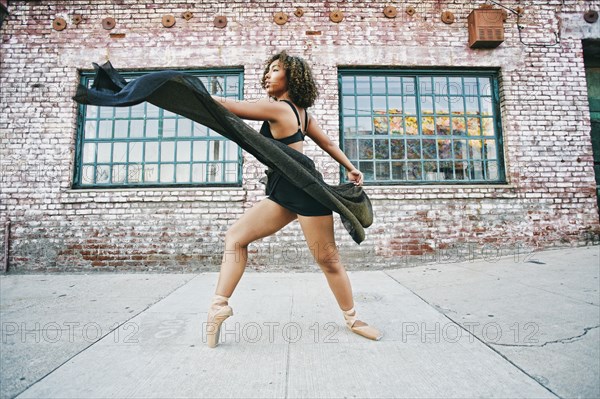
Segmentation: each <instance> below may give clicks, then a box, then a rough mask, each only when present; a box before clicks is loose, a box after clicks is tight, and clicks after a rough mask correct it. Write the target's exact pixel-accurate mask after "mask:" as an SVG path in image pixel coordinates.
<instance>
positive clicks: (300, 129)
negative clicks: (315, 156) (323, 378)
mask: <svg viewBox="0 0 600 399" xmlns="http://www.w3.org/2000/svg"><path fill="white" fill-rule="evenodd" d="M262 87H263V88H264V89H265V91H266V92H267V95H268V97H267V98H263V99H261V100H259V101H239V100H234V99H226V98H224V97H218V96H213V98H214V99H215V100H217V101H219V102H220V103H221V104H222V105H223V106H224V107H225V108H227V109H228V110H229V111H231V112H232V113H234V114H236V115H237V116H239V117H240V118H242V119H250V120H262V121H264V123H263V125H262V128H261V130H260V133H261V134H262V135H263V136H266V137H268V138H270V139H273V140H277V141H279V142H281V143H283V144H286V145H288V146H289V147H291V148H293V149H295V150H297V151H299V152H301V153H302V152H303V141H304V137H305V136H308V137H310V138H311V139H312V140H313V141H314V142H315V143H316V144H317V145H318V146H319V147H321V148H322V149H323V150H324V151H325V152H327V153H328V154H329V155H330V156H331V157H332V158H333V159H335V160H336V161H337V162H338V163H339V164H341V165H342V166H343V167H344V168H346V171H347V174H348V179H349V180H350V181H352V182H354V184H356V185H362V184H363V175H362V173H361V172H360V171H359V170H358V169H356V168H355V167H354V165H352V163H351V162H350V161H349V160H348V158H347V157H346V155H345V154H344V153H343V152H342V151H341V150H340V148H339V147H338V146H337V145H335V144H334V143H333V142H332V141H331V140H330V139H329V137H327V135H326V134H325V133H324V132H323V130H322V129H321V128H320V127H319V125H318V123H317V121H316V120H315V118H314V117H313V116H312V115H309V114H308V112H307V111H306V110H307V108H309V107H310V106H312V105H313V103H314V101H315V100H316V98H317V95H318V92H317V87H316V84H315V81H314V79H313V76H312V72H311V70H310V67H309V65H308V64H307V63H306V61H304V60H303V59H302V58H300V57H295V56H290V55H288V54H287V53H286V52H285V51H283V52H281V53H279V54H276V55H274V56H272V57H271V58H270V59H269V60H268V61H267V63H266V65H265V70H264V72H263V76H262ZM266 191H267V195H268V198H266V199H264V200H262V201H259V202H258V203H256V204H255V205H254V206H253V207H252V208H250V209H248V210H247V211H246V212H245V213H244V215H242V217H241V218H240V219H239V220H237V221H236V222H235V223H234V224H233V225H232V226H231V227H230V228H229V230H228V231H227V233H226V235H225V252H224V255H223V261H222V263H221V270H220V273H219V280H218V282H217V287H216V289H215V295H214V297H213V299H212V303H211V305H210V309H209V311H208V322H207V325H206V326H207V327H206V337H207V341H208V346H209V347H211V348H214V347H215V346H217V344H218V340H219V330H220V327H221V324H222V323H223V321H224V320H225V319H227V318H228V317H230V316H232V315H233V310H232V308H231V307H230V306H229V304H228V300H229V298H230V297H231V295H232V294H233V291H234V290H235V287H236V286H237V284H238V282H239V281H240V279H241V277H242V274H243V273H244V270H245V268H246V262H247V259H248V245H249V244H250V243H251V242H253V241H256V240H259V239H261V238H264V237H267V236H269V235H272V234H274V233H276V232H277V231H279V230H281V229H282V228H283V227H284V226H286V225H287V224H288V223H290V222H292V221H293V220H296V219H298V222H299V223H300V226H301V228H302V232H303V233H304V237H305V239H306V243H307V244H308V247H309V248H310V250H311V253H312V255H313V256H314V258H315V260H316V262H317V263H318V265H319V267H320V268H321V270H322V271H323V272H324V273H325V277H326V278H327V282H328V284H329V287H330V288H331V291H332V292H333V295H334V296H335V299H336V300H337V303H338V305H339V306H340V308H341V310H342V312H343V315H344V319H345V321H346V325H347V326H348V328H350V330H351V331H353V332H355V333H357V334H359V335H362V336H364V337H366V338H369V339H373V340H379V339H380V338H381V337H382V334H381V333H380V332H379V331H378V330H377V329H376V328H374V327H372V326H370V325H368V324H366V323H364V322H362V321H360V320H358V319H357V318H356V311H355V309H354V301H353V298H352V287H351V285H350V280H349V278H348V274H347V273H346V269H345V268H344V266H343V265H342V263H341V262H340V259H339V254H338V250H337V246H336V244H335V237H334V232H333V215H332V212H331V210H330V209H328V208H326V207H325V206H323V205H322V204H320V203H319V202H318V201H316V200H315V199H314V198H312V197H311V196H309V195H308V194H306V193H305V192H304V191H302V190H301V189H299V188H297V187H295V186H294V185H292V184H291V183H290V182H289V181H288V180H286V178H284V177H283V176H281V175H280V174H279V173H276V172H271V173H270V174H269V179H268V183H267V188H266Z"/></svg>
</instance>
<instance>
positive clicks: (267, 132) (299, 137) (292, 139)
mask: <svg viewBox="0 0 600 399" xmlns="http://www.w3.org/2000/svg"><path fill="white" fill-rule="evenodd" d="M281 101H284V102H286V103H288V104H289V106H290V107H292V110H293V111H294V114H296V120H298V131H297V132H296V133H294V134H292V135H291V136H288V137H284V138H282V139H276V138H275V137H273V134H272V133H271V126H270V125H269V122H268V121H265V122H264V123H263V125H262V126H261V128H260V134H262V135H263V136H265V137H268V138H270V139H273V140H277V141H279V142H280V143H283V144H286V145H289V144H292V143H297V142H299V141H304V133H302V125H301V124H300V115H299V114H298V111H296V107H294V105H293V104H292V103H291V102H290V101H288V100H281ZM304 113H305V118H304V128H305V129H306V126H307V124H308V112H306V111H305V112H304Z"/></svg>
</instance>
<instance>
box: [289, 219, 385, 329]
mask: <svg viewBox="0 0 600 399" xmlns="http://www.w3.org/2000/svg"><path fill="white" fill-rule="evenodd" d="M298 221H299V222H300V226H301V227H302V231H303V232H304V237H305V238H306V243H307V244H308V246H309V248H310V251H311V252H312V254H313V256H314V258H315V260H316V261H317V263H318V264H319V266H320V267H321V270H323V273H325V277H326V278H327V283H328V284H329V287H330V288H331V291H332V292H333V295H334V296H335V299H336V300H337V303H338V305H339V307H340V308H341V309H342V311H344V315H345V316H344V318H346V320H348V319H347V316H348V315H351V316H352V317H353V320H354V319H355V315H356V313H355V312H354V311H352V312H348V311H350V310H352V309H353V308H354V299H353V298H352V286H351V284H350V279H349V278H348V273H346V269H345V268H344V266H343V265H342V262H341V260H340V256H339V252H338V249H337V246H336V244H335V237H334V232H333V216H332V215H328V216H300V215H298ZM351 323H352V325H351V327H356V328H358V329H360V328H361V327H364V328H366V329H369V330H368V331H367V333H366V335H365V334H364V333H361V332H357V331H355V329H354V328H353V329H352V330H353V331H354V332H356V333H358V334H360V335H364V336H367V337H368V338H371V339H379V338H380V337H381V335H380V333H379V331H377V330H376V329H374V328H372V327H368V325H367V324H366V323H364V322H362V321H360V320H356V321H354V322H351ZM375 336H378V338H374V337H375Z"/></svg>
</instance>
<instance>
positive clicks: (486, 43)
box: [467, 8, 504, 48]
mask: <svg viewBox="0 0 600 399" xmlns="http://www.w3.org/2000/svg"><path fill="white" fill-rule="evenodd" d="M467 21H468V23H469V47H471V48H494V47H498V46H499V45H500V44H501V43H502V42H503V41H504V13H503V12H502V10H497V9H491V8H481V9H478V10H473V11H471V13H470V14H469V16H468V17H467Z"/></svg>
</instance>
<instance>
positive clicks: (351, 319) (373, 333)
mask: <svg viewBox="0 0 600 399" xmlns="http://www.w3.org/2000/svg"><path fill="white" fill-rule="evenodd" d="M342 312H344V319H346V325H347V326H348V328H349V329H350V331H352V332H353V333H355V334H358V335H362V336H363V337H365V338H368V339H372V340H374V341H379V340H380V339H381V338H382V337H383V334H382V333H381V332H379V330H378V329H376V328H375V327H372V326H370V325H368V324H367V325H364V326H356V327H355V326H354V325H355V324H356V322H357V318H356V310H354V308H352V309H350V310H342Z"/></svg>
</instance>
